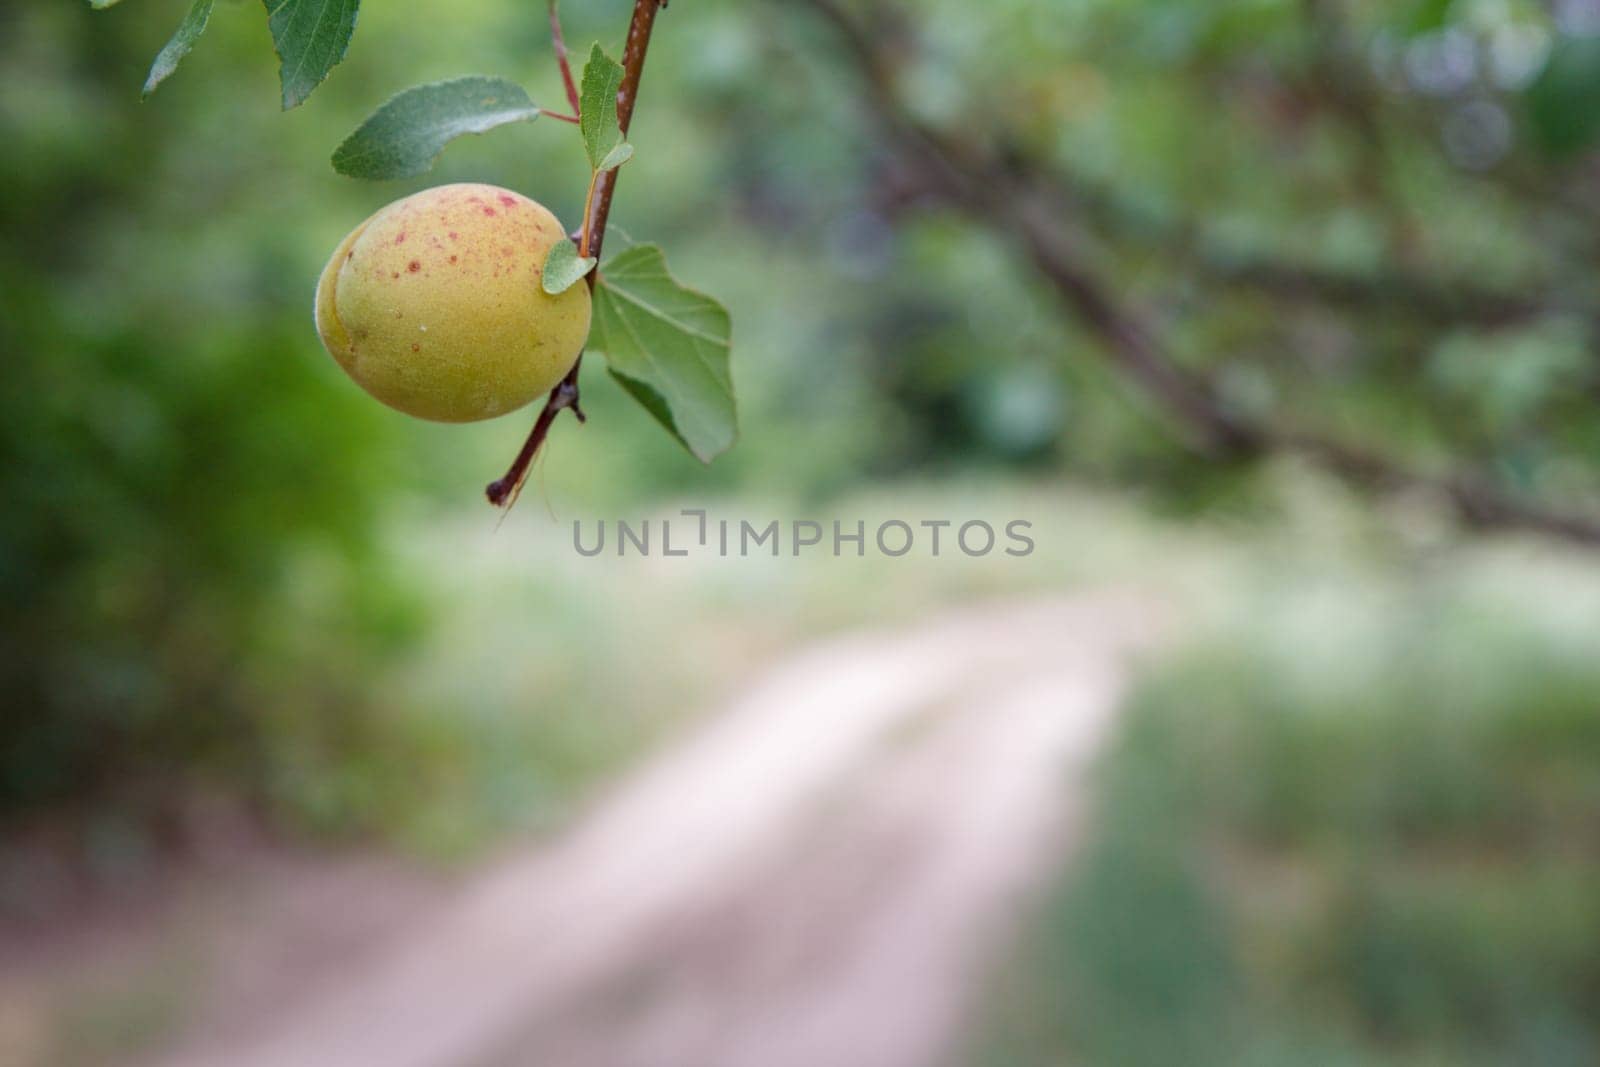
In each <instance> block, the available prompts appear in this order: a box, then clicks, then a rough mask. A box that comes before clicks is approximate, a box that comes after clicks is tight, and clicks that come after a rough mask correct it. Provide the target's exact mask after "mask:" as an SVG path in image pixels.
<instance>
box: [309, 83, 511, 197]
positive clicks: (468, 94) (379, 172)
mask: <svg viewBox="0 0 1600 1067" xmlns="http://www.w3.org/2000/svg"><path fill="white" fill-rule="evenodd" d="M538 117H539V108H538V106H537V105H535V104H534V102H533V101H532V100H530V99H528V94H527V93H526V92H524V91H523V89H522V86H520V85H518V84H516V83H515V82H510V81H507V80H506V79H504V78H491V77H488V76H487V75H482V74H470V75H467V76H466V77H462V78H451V79H449V80H447V81H441V82H431V83H429V84H427V85H418V86H414V87H413V88H410V89H407V90H405V91H404V92H401V93H397V94H396V95H394V96H392V97H390V98H389V99H388V100H387V101H386V102H385V103H384V104H383V105H382V106H381V107H379V108H378V110H376V111H374V112H373V113H372V114H371V115H370V116H369V117H368V118H367V120H366V121H365V122H363V123H362V124H361V125H360V126H359V127H357V128H356V131H355V132H354V133H352V134H351V135H350V136H349V137H347V138H345V140H344V143H343V144H341V145H340V146H339V147H338V148H336V149H334V153H333V169H334V170H336V171H338V172H339V173H340V174H345V175H348V176H349V177H352V178H369V179H372V180H384V179H390V178H409V177H412V176H413V175H416V174H422V173H423V172H425V171H427V170H428V169H429V168H430V167H432V166H433V161H434V160H436V159H438V158H439V153H440V152H442V151H444V146H445V145H447V144H449V143H450V142H451V141H453V140H455V139H456V138H457V137H461V136H463V135H465V134H469V133H484V132H486V131H488V130H492V129H494V128H495V127H496V126H504V125H506V124H507V123H510V122H532V121H533V120H534V119H536V118H538Z"/></svg>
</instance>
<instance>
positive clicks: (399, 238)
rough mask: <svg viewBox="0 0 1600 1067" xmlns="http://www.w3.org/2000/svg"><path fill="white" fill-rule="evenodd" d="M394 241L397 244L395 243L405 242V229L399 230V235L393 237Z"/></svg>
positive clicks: (401, 243)
mask: <svg viewBox="0 0 1600 1067" xmlns="http://www.w3.org/2000/svg"><path fill="white" fill-rule="evenodd" d="M394 243H395V244H397V245H403V244H405V243H406V231H404V230H401V231H400V236H399V237H396V238H395V239H394Z"/></svg>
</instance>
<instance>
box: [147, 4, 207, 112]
mask: <svg viewBox="0 0 1600 1067" xmlns="http://www.w3.org/2000/svg"><path fill="white" fill-rule="evenodd" d="M213 2H214V0H194V5H193V6H192V7H190V8H189V13H188V14H187V15H185V16H183V21H182V22H180V23H179V24H178V29H177V31H176V32H175V33H173V35H172V40H170V41H168V42H167V44H166V47H165V48H163V49H161V51H160V52H159V53H158V54H157V55H156V60H155V62H154V63H152V64H151V65H150V75H149V76H148V77H147V78H145V82H144V91H143V93H142V95H144V96H149V95H150V94H151V93H153V92H155V91H156V86H158V85H160V84H161V83H162V82H164V81H166V80H167V78H168V77H170V76H171V75H172V72H173V71H175V70H177V69H178V63H179V62H180V61H181V60H182V59H183V57H184V56H186V55H188V54H189V53H190V52H191V51H193V50H194V43H195V42H196V41H198V40H199V39H200V35H201V34H202V33H205V32H206V23H208V22H210V21H211V8H212V6H213Z"/></svg>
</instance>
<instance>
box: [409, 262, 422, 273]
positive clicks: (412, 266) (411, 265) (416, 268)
mask: <svg viewBox="0 0 1600 1067" xmlns="http://www.w3.org/2000/svg"><path fill="white" fill-rule="evenodd" d="M421 269H422V264H421V263H419V262H417V261H416V260H414V259H413V260H412V261H411V262H410V263H407V264H406V270H408V271H410V272H411V273H412V274H415V273H417V271H419V270H421Z"/></svg>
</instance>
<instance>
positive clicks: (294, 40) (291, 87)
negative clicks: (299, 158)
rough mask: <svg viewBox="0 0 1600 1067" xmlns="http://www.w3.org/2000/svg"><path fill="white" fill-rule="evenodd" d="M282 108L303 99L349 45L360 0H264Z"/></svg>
mask: <svg viewBox="0 0 1600 1067" xmlns="http://www.w3.org/2000/svg"><path fill="white" fill-rule="evenodd" d="M264 2H265V3H266V5H267V27H268V28H269V29H270V30H271V31H272V46H273V47H274V48H275V49H277V52H278V61H279V67H278V80H279V81H280V82H281V83H282V85H283V109H284V110H285V111H287V110H289V109H290V108H292V107H296V106H298V105H300V104H302V103H304V102H305V99H306V97H308V96H310V95H311V90H313V89H315V88H316V87H317V86H318V85H321V84H322V80H323V79H324V78H326V77H327V76H328V72H329V71H331V70H332V69H333V68H334V67H335V66H336V65H337V64H338V62H339V61H340V60H341V59H343V58H344V54H345V52H346V51H348V50H349V48H350V38H351V36H352V35H353V34H354V33H355V32H356V12H357V10H358V9H359V8H360V7H361V0H264Z"/></svg>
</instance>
